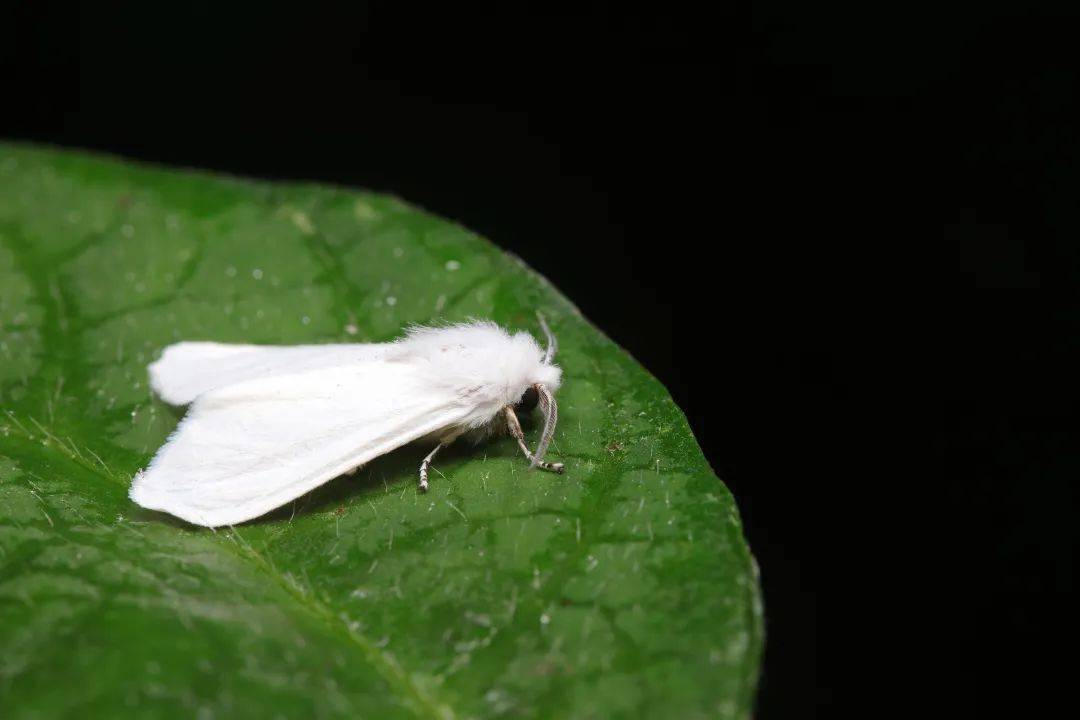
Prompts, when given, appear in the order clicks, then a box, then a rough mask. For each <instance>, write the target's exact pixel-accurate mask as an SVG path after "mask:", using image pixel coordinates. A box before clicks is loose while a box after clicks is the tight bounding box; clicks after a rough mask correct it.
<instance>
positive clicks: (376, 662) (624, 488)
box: [0, 145, 762, 718]
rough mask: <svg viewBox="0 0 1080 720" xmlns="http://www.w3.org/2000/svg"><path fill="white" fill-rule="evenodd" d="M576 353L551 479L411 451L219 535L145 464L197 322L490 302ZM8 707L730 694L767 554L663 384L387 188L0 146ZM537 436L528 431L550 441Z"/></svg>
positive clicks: (529, 710)
mask: <svg viewBox="0 0 1080 720" xmlns="http://www.w3.org/2000/svg"><path fill="white" fill-rule="evenodd" d="M536 310H541V311H543V312H544V313H545V314H546V315H547V317H548V319H549V322H550V324H551V326H552V328H553V329H554V331H555V333H556V334H557V335H558V338H559V347H560V350H559V355H558V361H559V363H560V364H561V365H562V367H563V370H564V384H563V388H562V389H561V390H560V393H559V401H560V405H559V411H560V412H559V416H560V422H559V428H558V432H557V433H556V438H555V444H554V447H553V450H552V452H550V453H549V458H550V459H552V460H557V461H561V462H564V463H566V468H567V469H566V473H565V475H562V476H554V475H550V474H546V473H538V472H530V471H528V466H527V463H526V462H525V461H524V460H523V458H522V457H521V456H520V455H519V453H518V450H517V447H516V445H514V443H513V442H512V441H510V440H508V439H502V440H495V441H491V442H489V443H488V444H486V445H482V446H466V445H464V444H459V445H458V446H455V447H452V448H451V449H449V450H447V451H444V452H443V453H441V454H440V455H439V457H438V459H437V463H436V467H437V468H438V471H437V472H434V473H433V474H432V491H431V492H429V493H428V494H426V495H421V494H419V493H418V492H417V490H416V471H417V466H418V463H419V461H420V458H421V457H422V455H423V454H424V450H423V449H421V448H418V447H409V448H404V449H402V450H400V451H397V452H395V453H392V454H390V455H388V456H385V457H383V458H381V459H379V460H378V461H376V462H374V463H372V464H370V465H368V466H367V467H365V468H363V469H362V470H360V471H359V472H358V473H356V474H354V475H351V476H345V477H342V478H339V479H337V480H334V481H332V482H331V483H329V484H328V485H326V486H324V487H323V488H321V489H319V490H317V491H315V492H313V493H311V494H309V495H307V496H305V497H303V498H301V499H300V500H299V501H297V502H296V503H293V504H291V505H290V506H287V507H285V508H282V509H281V510H279V511H276V512H274V513H272V514H271V515H268V516H267V517H265V518H263V519H260V520H258V521H255V522H251V523H247V524H244V525H241V526H239V527H236V528H233V529H228V530H219V531H217V532H211V531H208V530H205V529H201V528H195V527H191V526H188V525H186V524H184V523H182V522H180V521H177V520H174V519H172V518H170V517H168V516H166V515H161V514H157V513H153V512H149V511H145V510H142V509H141V508H139V507H137V506H135V505H134V504H133V503H131V502H130V501H129V500H128V498H127V490H128V486H129V484H130V480H131V477H132V475H133V474H134V473H135V472H136V471H137V470H138V469H139V468H141V467H143V466H145V464H146V463H147V462H148V460H149V459H150V457H152V455H153V453H154V452H155V450H156V449H157V448H158V447H159V446H160V445H161V444H162V442H163V441H164V440H165V439H166V437H167V436H168V435H169V433H170V432H171V431H172V430H173V429H174V428H175V426H176V424H177V421H178V419H179V417H180V414H181V413H180V411H177V410H175V409H173V408H170V407H169V406H167V405H165V404H164V403H162V402H161V401H160V400H158V399H156V398H155V397H153V395H152V394H151V393H150V391H149V388H148V386H147V377H146V366H147V364H148V363H149V362H151V361H153V360H154V359H155V358H156V357H157V355H158V353H159V352H160V351H161V349H162V348H163V347H165V346H166V345H168V344H170V343H172V342H176V341H178V340H215V341H220V342H247V343H275V344H294V343H316V342H343V341H345V342H347V341H363V342H381V341H386V340H390V339H393V338H395V337H396V336H398V335H399V333H400V331H401V329H402V328H403V327H404V326H406V325H407V324H409V323H417V322H419V323H426V322H432V321H435V320H438V319H446V320H463V319H466V318H468V317H486V318H491V319H493V320H495V321H497V322H499V323H500V324H502V325H504V326H506V327H509V328H512V329H526V330H529V331H531V332H533V333H534V334H535V335H537V336H538V337H539V336H540V333H539V329H538V327H537V323H536V318H535V311H536ZM0 408H2V414H0V647H3V653H0V708H3V709H4V711H3V714H4V716H5V717H8V718H22V717H26V718H29V717H53V716H58V715H61V714H69V713H70V714H75V713H78V714H80V715H87V716H116V715H117V714H119V713H137V714H138V715H139V716H140V717H192V716H196V717H200V718H202V717H274V716H280V717H300V716H304V717H346V716H347V717H380V718H381V717H401V718H454V717H457V718H470V717H503V716H506V717H526V718H529V717H582V718H588V717H596V718H617V717H650V718H656V717H672V718H692V717H721V718H745V717H748V716H749V715H750V713H751V710H752V704H753V693H754V688H755V684H756V680H757V674H758V669H759V663H760V658H761V650H762V620H761V604H760V597H759V589H758V580H757V571H756V567H755V565H754V562H753V559H752V557H751V555H750V553H749V551H748V549H747V546H746V543H745V541H744V538H743V533H742V528H741V525H740V522H739V517H738V513H737V510H736V508H735V505H734V502H733V500H732V497H731V495H730V493H729V492H728V491H727V489H726V488H725V487H724V485H723V484H722V483H721V482H720V481H719V480H718V479H717V477H716V476H715V475H714V474H713V472H712V471H711V469H710V468H709V466H708V464H707V463H706V461H705V459H704V457H703V456H702V453H701V450H700V449H699V447H698V445H697V443H696V441H695V440H694V437H693V435H692V433H691V431H690V428H689V427H688V426H687V423H686V420H685V417H684V416H683V414H682V413H681V412H680V411H679V409H678V408H677V407H676V406H675V405H674V403H673V402H672V400H671V398H670V396H669V395H668V393H667V392H666V391H665V390H664V388H663V387H662V386H661V385H660V384H659V383H658V382H657V381H656V380H655V379H654V378H652V377H651V376H650V375H649V374H648V373H647V372H646V371H645V370H643V369H642V368H641V367H640V366H639V365H638V364H637V363H635V362H634V361H633V360H632V359H631V358H630V357H629V356H628V355H627V354H626V353H625V352H623V351H622V350H621V349H620V348H618V347H617V346H616V345H614V344H613V343H612V342H611V341H610V340H608V339H607V338H606V337H604V335H603V334H602V333H600V332H599V331H598V330H597V329H596V328H594V327H592V326H591V325H590V324H589V323H588V322H587V321H586V320H584V319H583V318H582V317H581V316H580V314H579V313H578V312H577V310H576V309H575V308H574V307H573V306H572V305H571V304H570V303H569V302H568V301H567V300H566V299H565V298H563V297H562V296H561V295H560V294H559V293H558V292H557V291H556V290H555V289H554V288H553V287H552V286H551V285H550V284H549V283H548V282H547V281H546V280H544V279H543V278H541V277H540V276H538V275H537V274H536V273H534V272H533V271H531V270H530V269H528V268H527V267H525V266H524V265H523V264H522V263H521V262H520V261H518V260H517V259H515V258H513V257H512V256H509V255H507V254H505V253H503V252H501V251H500V250H498V249H497V248H496V247H494V246H493V245H491V244H490V243H489V242H487V241H485V240H483V239H482V238H479V237H477V236H476V235H474V234H473V233H470V232H468V231H467V230H465V229H463V228H461V227H459V226H457V225H454V224H452V223H450V222H447V221H445V220H441V219H439V218H437V217H433V216H432V215H430V214H428V213H425V212H423V211H420V210H418V209H416V208H414V207H411V206H409V205H407V204H405V203H403V202H401V201H399V200H397V199H395V198H392V197H387V196H383V195H377V194H371V193H365V192H357V191H353V190H344V189H337V188H328V187H324V186H315V185H309V184H268V183H257V182H250V181H243V180H237V179H231V178H225V177H219V176H212V175H207V174H200V173H192V172H187V171H174V170H165V169H159V168H152V167H146V166H141V165H137V164H132V163H127V162H122V161H118V160H115V159H109V158H103V157H99V156H94V155H88V154H82V153H73V152H63V151H55V150H46V149H40V148H32V147H25V146H18V145H0ZM538 430H539V428H538V427H537V425H536V424H534V425H533V427H531V428H529V429H527V434H528V436H529V440H530V442H531V443H535V440H536V434H537V432H538Z"/></svg>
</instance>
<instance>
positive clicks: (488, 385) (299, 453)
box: [130, 318, 563, 527]
mask: <svg viewBox="0 0 1080 720" xmlns="http://www.w3.org/2000/svg"><path fill="white" fill-rule="evenodd" d="M540 322H541V325H542V327H543V329H544V332H545V333H546V334H547V340H548V345H547V350H546V351H545V350H541V349H540V346H539V345H538V344H537V342H536V340H534V339H533V338H532V336H531V335H529V334H528V333H525V332H519V333H517V334H515V335H510V334H509V333H507V332H506V331H505V330H503V329H502V328H500V327H499V326H498V325H496V324H495V323H492V322H487V321H474V322H470V323H466V324H461V325H452V326H449V327H440V328H423V327H421V328H413V329H411V330H409V331H408V332H407V333H406V335H405V337H403V338H402V339H400V340H398V341H396V342H390V343H378V344H345V345H297V346H290V347H282V346H277V347H275V346H262V345H223V344H220V343H211V342H181V343H177V344H175V345H170V346H169V347H167V348H166V349H165V352H164V354H163V355H162V356H161V359H160V360H158V361H157V362H155V363H153V364H152V365H150V368H149V370H150V384H151V386H152V387H153V389H154V391H155V392H156V393H157V394H158V395H159V396H161V398H162V399H164V400H165V401H166V402H168V403H170V404H172V405H187V404H189V403H190V405H191V407H190V409H189V410H188V413H187V415H186V416H185V417H184V419H183V420H182V421H181V422H180V425H179V426H178V427H177V428H176V431H175V432H174V433H173V434H172V436H171V437H170V438H169V439H168V441H167V442H166V443H165V444H164V445H163V446H162V447H161V449H160V450H158V452H157V455H155V456H154V459H153V460H152V461H151V462H150V465H149V466H148V467H147V468H146V470H144V471H140V472H139V473H138V474H137V475H136V476H135V479H134V481H133V482H132V484H131V492H130V495H131V499H132V500H134V501H135V502H137V503H138V504H139V505H142V506H143V507H145V508H149V509H151V510H162V511H165V512H167V513H170V514H172V515H175V516H177V517H179V518H182V519H184V520H187V521H188V522H191V523H195V524H196V525H205V526H207V527H218V526H221V525H231V524H234V523H239V522H243V521H244V520H250V519H252V518H256V517H258V516H260V515H263V514H265V513H267V512H269V511H270V510H273V509H274V508H277V507H280V506H281V505H284V504H285V503H287V502H289V501H290V500H293V499H295V498H297V497H299V496H301V495H303V494H304V493H306V492H308V491H309V490H312V489H313V488H316V487H318V486H319V485H322V484H323V483H325V482H327V481H329V480H331V479H332V478H335V477H337V476H338V475H341V474H343V473H345V472H348V471H350V470H353V469H355V468H357V467H359V466H360V465H363V464H364V463H366V462H369V461H371V460H372V459H374V458H376V457H378V456H380V455H383V454H385V453H388V452H390V451H391V450H394V449H395V448H398V447H401V446H402V445H405V444H407V443H410V442H413V441H417V440H419V441H422V442H427V443H431V444H434V449H433V450H432V451H431V453H430V454H428V456H427V457H425V458H424V460H423V463H421V465H420V490H422V491H424V490H427V487H428V468H429V467H430V466H431V461H432V459H433V458H434V457H435V453H437V452H438V451H439V449H440V448H443V447H445V446H446V445H448V444H450V443H452V442H453V441H454V440H456V439H457V438H458V437H461V436H462V435H467V436H470V437H472V439H474V440H480V439H482V438H484V437H487V436H489V435H492V434H494V433H499V432H509V433H510V434H511V435H512V436H513V437H514V438H515V439H516V440H517V442H518V445H519V446H520V447H521V451H522V452H523V453H525V456H526V457H527V458H529V460H530V461H531V463H532V466H533V467H540V468H542V469H545V470H551V471H553V472H562V469H563V466H562V464H561V463H547V462H544V460H543V458H544V453H545V452H546V450H547V447H548V444H549V443H550V442H551V437H552V435H553V434H554V432H555V422H556V419H557V408H556V405H555V399H554V397H553V396H552V393H553V392H554V391H555V390H557V389H558V387H559V381H560V377H561V375H562V371H561V370H560V369H559V367H558V366H557V365H554V364H553V363H552V358H553V356H554V354H555V338H554V336H552V335H551V332H550V331H549V330H548V328H547V325H546V324H545V323H544V322H543V318H541V320H540ZM538 403H539V405H540V408H541V410H543V412H544V414H545V422H544V430H543V433H542V435H541V439H540V443H539V445H538V446H537V449H536V452H535V453H531V452H529V449H528V447H527V446H526V445H525V438H524V436H523V435H522V432H521V426H520V425H519V424H518V419H517V415H516V414H515V407H516V408H517V409H518V410H525V411H528V410H531V409H532V407H535V405H536V404H538Z"/></svg>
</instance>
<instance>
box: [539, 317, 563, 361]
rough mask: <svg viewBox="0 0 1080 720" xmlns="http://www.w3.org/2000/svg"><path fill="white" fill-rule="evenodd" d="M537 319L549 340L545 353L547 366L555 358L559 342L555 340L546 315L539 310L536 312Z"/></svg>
mask: <svg viewBox="0 0 1080 720" xmlns="http://www.w3.org/2000/svg"><path fill="white" fill-rule="evenodd" d="M536 319H537V320H539V321H540V328H541V329H542V330H543V331H544V337H545V338H547V349H546V350H545V351H544V363H545V364H546V363H549V362H551V360H552V359H553V358H554V357H555V351H556V350H558V349H559V341H558V340H556V339H555V334H554V333H553V332H551V328H549V327H548V324H547V320H545V319H544V314H543V313H541V312H540V311H539V310H537V311H536Z"/></svg>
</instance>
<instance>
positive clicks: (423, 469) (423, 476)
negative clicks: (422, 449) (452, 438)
mask: <svg viewBox="0 0 1080 720" xmlns="http://www.w3.org/2000/svg"><path fill="white" fill-rule="evenodd" d="M443 445H445V443H439V444H438V445H436V446H435V449H434V450H432V451H431V452H429V453H428V455H427V457H426V458H424V462H422V463H420V492H427V489H428V482H427V476H428V469H429V468H430V467H431V461H432V460H433V459H434V458H435V453H437V452H439V450H441V449H442V448H443Z"/></svg>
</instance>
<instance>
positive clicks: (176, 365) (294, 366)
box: [149, 342, 387, 405]
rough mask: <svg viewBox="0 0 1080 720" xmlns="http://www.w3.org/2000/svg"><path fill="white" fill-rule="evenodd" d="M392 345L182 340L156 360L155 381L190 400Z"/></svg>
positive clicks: (171, 399)
mask: <svg viewBox="0 0 1080 720" xmlns="http://www.w3.org/2000/svg"><path fill="white" fill-rule="evenodd" d="M386 348H387V346H386V345H379V344H360V343H356V344H337V345H292V346H287V347H286V346H274V345H230V344H225V343H215V342H181V343H176V344H174V345H170V346H169V347H167V348H165V352H163V353H162V355H161V358H160V359H158V360H157V362H155V363H153V364H151V365H150V368H149V369H150V386H151V387H152V388H153V389H154V392H156V393H157V394H158V396H160V397H161V398H162V399H163V400H165V401H166V402H168V403H169V404H170V405H187V404H188V403H190V402H192V401H193V400H194V399H195V398H197V397H198V396H199V395H202V394H203V393H207V392H210V391H211V390H214V389H215V388H220V387H224V386H226V385H232V384H235V383H239V382H244V381H246V380H254V379H256V378H260V377H270V376H273V375H282V374H294V373H298V372H307V371H310V370H318V369H321V368H326V367H334V366H337V365H348V364H350V363H360V362H368V361H372V360H377V359H379V358H381V357H382V356H383V355H384V354H385V353H386Z"/></svg>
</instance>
